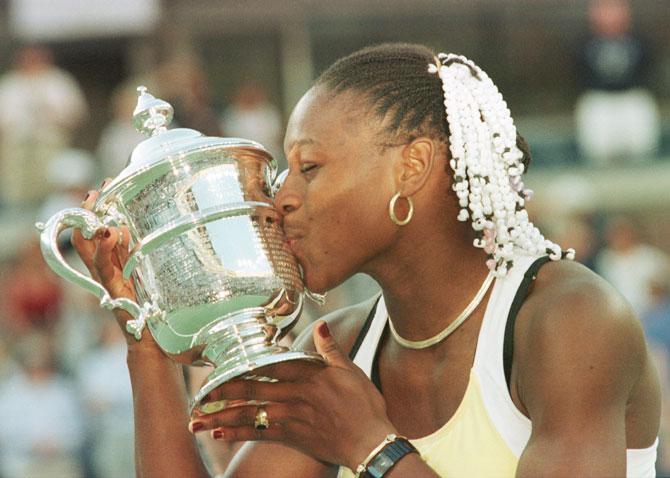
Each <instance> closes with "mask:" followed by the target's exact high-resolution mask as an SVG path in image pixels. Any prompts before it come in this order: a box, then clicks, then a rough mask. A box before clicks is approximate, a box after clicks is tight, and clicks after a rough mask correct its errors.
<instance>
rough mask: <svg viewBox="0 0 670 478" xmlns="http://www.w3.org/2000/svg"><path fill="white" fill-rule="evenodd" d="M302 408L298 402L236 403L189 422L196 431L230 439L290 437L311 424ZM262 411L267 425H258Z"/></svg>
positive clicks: (246, 439)
mask: <svg viewBox="0 0 670 478" xmlns="http://www.w3.org/2000/svg"><path fill="white" fill-rule="evenodd" d="M300 410H301V408H300V407H299V406H298V407H296V405H295V404H292V405H289V404H285V403H267V404H265V405H259V406H242V407H233V408H228V409H226V410H223V411H221V412H219V413H216V414H212V415H208V416H203V417H198V418H196V419H193V420H192V421H191V422H190V423H189V430H191V432H192V433H198V432H202V431H207V430H209V431H210V432H211V434H212V437H213V438H215V439H217V440H226V441H249V440H282V441H286V440H288V441H290V440H291V438H292V437H294V435H295V434H296V433H297V432H298V431H299V430H302V429H305V427H306V426H307V424H306V423H305V422H304V421H303V415H304V414H301V413H300ZM259 413H263V416H264V418H265V421H264V423H265V425H266V428H262V427H259V428H257V427H256V422H257V420H258V419H259V417H258V414H259Z"/></svg>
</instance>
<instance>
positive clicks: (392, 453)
mask: <svg viewBox="0 0 670 478" xmlns="http://www.w3.org/2000/svg"><path fill="white" fill-rule="evenodd" d="M386 441H387V442H388V443H386V444H385V445H384V446H383V447H382V449H381V450H380V451H379V452H378V453H377V454H376V455H375V456H374V457H373V458H372V459H371V460H370V461H369V462H368V463H367V466H366V467H365V471H364V472H363V473H361V474H360V476H361V477H363V478H382V477H383V476H384V475H385V474H386V473H388V471H389V470H390V469H391V468H393V467H394V466H395V464H396V463H398V461H400V459H401V458H402V457H404V456H405V455H407V454H408V453H418V451H417V449H416V448H414V445H412V444H411V443H410V441H409V440H408V439H407V438H405V437H400V436H396V435H389V436H388V437H386Z"/></svg>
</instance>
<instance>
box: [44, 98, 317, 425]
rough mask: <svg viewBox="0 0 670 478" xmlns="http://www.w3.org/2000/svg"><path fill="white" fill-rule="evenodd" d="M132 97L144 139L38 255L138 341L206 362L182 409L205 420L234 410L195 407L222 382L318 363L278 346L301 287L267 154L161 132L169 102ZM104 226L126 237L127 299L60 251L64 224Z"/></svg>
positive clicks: (193, 134)
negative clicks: (280, 366) (117, 312)
mask: <svg viewBox="0 0 670 478" xmlns="http://www.w3.org/2000/svg"><path fill="white" fill-rule="evenodd" d="M138 91H140V95H139V98H138V105H137V108H136V109H135V112H134V114H133V124H134V125H135V127H136V129H138V130H139V131H142V132H144V133H146V134H148V135H150V137H149V138H148V139H146V140H145V141H143V142H141V143H140V144H139V145H138V146H137V147H136V148H135V150H134V151H133V153H132V155H131V158H130V161H129V163H128V166H127V167H126V168H125V169H124V170H123V171H122V172H121V173H120V174H119V175H118V176H117V177H116V178H114V179H113V180H112V181H111V182H110V183H108V184H107V185H106V186H105V187H104V189H103V190H102V191H101V193H100V196H99V198H98V199H97V201H96V203H95V205H94V207H93V209H92V211H88V210H85V209H81V208H70V209H65V210H63V211H60V212H58V213H56V214H55V215H54V216H52V217H51V218H50V219H49V220H48V221H47V222H46V224H38V225H37V227H38V229H40V230H41V249H42V254H43V256H44V258H45V260H46V262H47V263H48V264H49V266H50V267H51V268H52V269H53V270H54V271H55V272H56V273H58V274H59V275H61V276H62V277H64V278H65V279H67V280H69V281H71V282H73V283H75V284H77V285H79V286H82V287H84V288H85V289H87V290H89V291H90V292H91V293H93V294H95V295H97V296H98V298H99V299H100V305H101V306H102V307H103V308H105V309H110V310H111V309H115V308H120V309H123V310H125V311H127V312H128V313H129V314H130V315H131V316H132V317H133V318H132V320H129V321H128V322H127V324H126V328H127V330H128V332H130V333H132V334H133V335H134V336H135V338H136V339H138V340H140V339H141V334H142V330H143V329H144V327H145V326H147V327H148V329H149V331H150V332H151V334H152V336H153V338H154V340H155V341H156V343H157V344H158V345H159V346H160V348H161V349H162V350H163V351H164V352H165V353H166V354H167V355H168V356H170V357H171V358H173V359H174V360H177V361H179V362H182V363H184V364H188V365H210V366H212V367H214V369H213V371H212V372H211V373H210V374H209V376H208V378H207V380H206V383H205V385H204V386H203V387H202V388H201V389H200V390H199V391H198V392H197V393H196V394H195V396H194V398H193V400H192V404H191V408H194V407H198V408H199V409H200V410H201V411H203V412H204V413H209V412H212V411H216V410H218V409H221V408H224V407H226V406H232V404H226V403H225V401H223V402H221V403H217V404H203V403H202V400H203V398H204V397H205V396H206V395H207V394H208V393H209V392H210V391H211V390H212V389H214V388H216V387H217V386H219V385H221V384H222V383H224V382H227V381H229V380H231V379H233V378H238V377H240V378H246V379H255V380H272V378H270V377H264V376H263V375H262V371H260V372H259V370H258V369H261V368H262V367H265V366H268V365H273V364H277V363H280V362H285V361H289V360H307V361H312V362H321V361H322V357H321V356H320V355H318V354H316V353H313V352H302V351H297V350H292V349H290V348H288V347H284V346H281V345H279V344H278V340H279V339H280V338H281V337H282V336H283V335H285V334H286V333H287V332H288V330H290V328H291V327H292V326H293V325H294V324H295V322H296V321H297V319H298V316H299V315H300V312H301V309H302V303H303V297H304V295H305V293H306V292H307V291H306V289H305V287H304V285H303V282H302V277H301V271H300V268H299V266H298V263H297V261H296V259H295V257H294V256H293V254H292V253H291V251H290V250H289V249H288V248H287V245H286V242H285V240H284V235H283V231H282V229H281V217H280V215H279V213H278V212H277V211H276V209H275V208H274V206H273V202H272V196H273V181H274V180H275V178H276V173H277V166H276V162H275V161H274V159H273V158H272V156H271V155H270V154H269V153H268V152H267V151H266V150H265V148H263V146H261V145H260V144H258V143H256V142H253V141H249V140H245V139H241V138H218V137H206V136H203V135H202V134H201V133H199V132H197V131H194V130H191V129H185V128H176V129H172V130H168V129H167V125H168V124H169V122H170V121H171V119H172V115H173V110H172V107H171V106H170V105H169V104H168V103H166V102H164V101H162V100H159V99H156V98H154V97H153V96H152V95H150V94H148V93H147V92H146V88H144V87H140V88H138ZM106 226H116V227H125V228H127V231H128V234H129V235H130V237H129V256H128V260H127V261H126V263H125V265H124V269H123V275H124V278H125V279H131V280H132V283H133V286H134V289H135V293H136V301H132V300H130V299H126V298H116V299H115V298H112V297H110V295H109V293H108V292H107V291H106V290H105V288H104V287H103V286H102V285H101V284H99V283H98V282H96V281H95V280H93V279H92V278H90V277H88V276H86V275H84V274H82V273H80V272H79V271H77V270H75V269H74V268H73V267H72V266H70V265H69V264H68V263H67V262H66V261H65V259H64V258H63V256H62V255H61V253H60V251H59V249H58V246H57V243H58V236H59V234H60V233H61V232H62V231H63V230H65V229H68V228H77V229H79V230H80V231H81V233H82V234H83V236H84V237H85V238H87V239H90V238H91V237H93V236H94V235H95V233H96V231H98V230H99V229H101V228H103V227H106ZM124 230H126V229H124ZM236 404H239V403H236ZM208 407H209V408H208Z"/></svg>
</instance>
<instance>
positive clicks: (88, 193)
mask: <svg viewBox="0 0 670 478" xmlns="http://www.w3.org/2000/svg"><path fill="white" fill-rule="evenodd" d="M90 197H91V191H89V192H87V193H86V197H85V198H84V202H86V201H88V198H90Z"/></svg>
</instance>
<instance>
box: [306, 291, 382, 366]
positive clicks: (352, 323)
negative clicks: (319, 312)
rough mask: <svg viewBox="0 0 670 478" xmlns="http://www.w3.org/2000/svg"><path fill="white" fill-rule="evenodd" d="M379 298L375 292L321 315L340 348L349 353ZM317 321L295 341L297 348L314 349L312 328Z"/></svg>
mask: <svg viewBox="0 0 670 478" xmlns="http://www.w3.org/2000/svg"><path fill="white" fill-rule="evenodd" d="M378 299H379V294H375V295H374V296H373V297H370V298H369V299H366V300H364V301H362V302H359V303H357V304H354V305H350V306H348V307H343V308H341V309H337V310H335V311H333V312H331V313H329V314H327V315H325V316H323V317H321V318H320V319H319V320H325V321H326V323H327V324H328V328H329V329H330V333H331V334H332V335H333V337H335V340H337V342H338V344H339V345H340V348H341V349H342V350H344V351H345V352H347V353H348V352H349V350H351V347H352V346H353V344H354V342H355V341H356V337H357V336H358V334H359V332H360V331H361V328H362V327H363V325H364V324H365V321H366V320H367V318H368V316H369V315H370V311H371V310H372V309H373V307H375V304H376V303H377V300H378ZM315 323H316V322H313V323H311V324H309V325H308V326H307V327H305V329H304V330H303V331H302V332H301V333H300V335H299V336H298V338H297V339H296V341H295V346H296V348H300V349H302V350H314V340H313V339H312V330H313V328H314V324H315Z"/></svg>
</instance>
